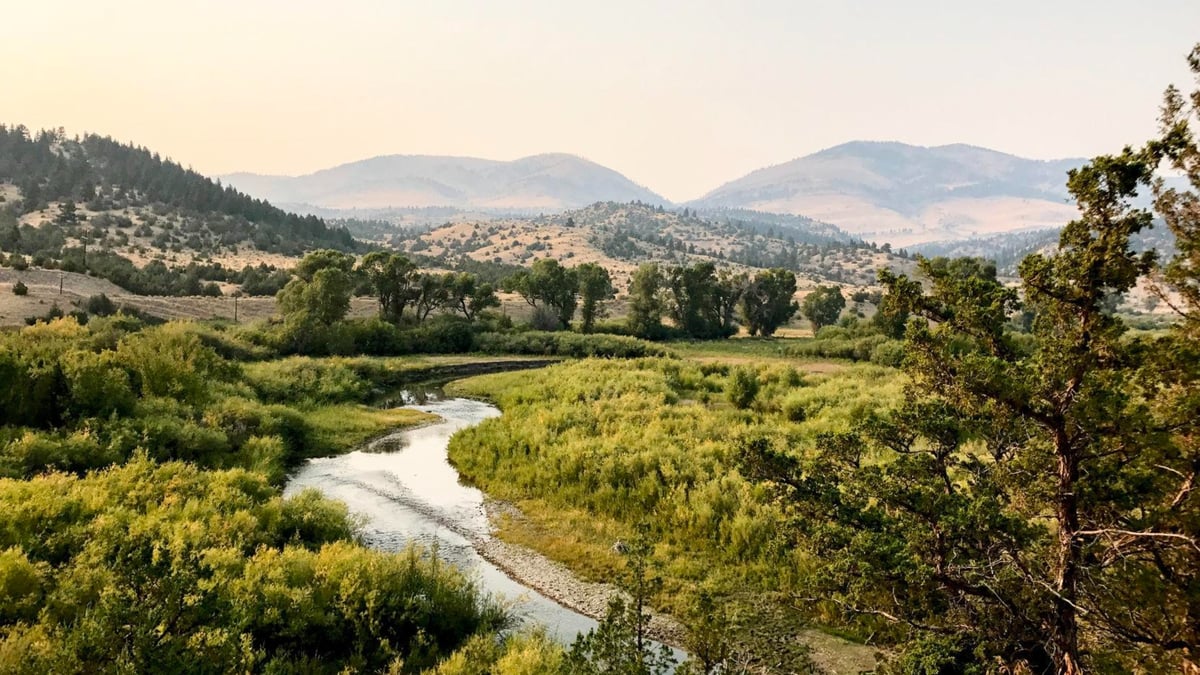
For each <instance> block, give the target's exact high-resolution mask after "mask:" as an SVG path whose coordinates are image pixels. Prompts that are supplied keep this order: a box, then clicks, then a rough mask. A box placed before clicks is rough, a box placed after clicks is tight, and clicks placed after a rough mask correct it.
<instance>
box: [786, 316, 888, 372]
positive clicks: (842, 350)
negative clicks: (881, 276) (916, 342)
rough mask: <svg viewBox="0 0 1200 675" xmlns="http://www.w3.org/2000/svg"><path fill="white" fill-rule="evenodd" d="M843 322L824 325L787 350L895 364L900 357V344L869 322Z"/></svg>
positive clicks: (807, 355)
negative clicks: (813, 334) (810, 337)
mask: <svg viewBox="0 0 1200 675" xmlns="http://www.w3.org/2000/svg"><path fill="white" fill-rule="evenodd" d="M845 323H846V325H840V326H825V327H824V328H821V329H820V330H819V331H817V334H816V336H815V337H814V338H813V339H812V340H806V341H803V342H799V343H797V344H794V345H791V346H790V347H789V348H788V350H787V352H788V353H789V354H790V355H791V356H797V357H802V358H825V359H847V360H850V361H869V362H871V363H875V364H878V365H881V366H892V367H896V366H899V365H900V361H901V360H902V359H903V357H904V343H903V341H902V340H894V339H892V338H889V337H888V336H886V335H884V334H883V333H881V332H879V331H878V330H877V329H875V328H874V327H873V326H871V325H870V324H865V323H860V322H857V321H847V322H845Z"/></svg>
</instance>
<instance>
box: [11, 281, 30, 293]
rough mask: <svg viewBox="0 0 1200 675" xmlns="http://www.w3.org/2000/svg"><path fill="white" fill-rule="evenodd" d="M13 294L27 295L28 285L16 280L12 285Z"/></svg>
mask: <svg viewBox="0 0 1200 675" xmlns="http://www.w3.org/2000/svg"><path fill="white" fill-rule="evenodd" d="M12 292H13V295H29V287H28V286H26V285H25V284H24V283H23V282H21V281H17V283H15V284H13V287H12Z"/></svg>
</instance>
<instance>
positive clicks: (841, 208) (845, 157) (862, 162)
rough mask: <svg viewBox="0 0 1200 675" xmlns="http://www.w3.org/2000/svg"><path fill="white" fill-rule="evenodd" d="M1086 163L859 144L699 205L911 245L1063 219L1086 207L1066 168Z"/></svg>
mask: <svg viewBox="0 0 1200 675" xmlns="http://www.w3.org/2000/svg"><path fill="white" fill-rule="evenodd" d="M1084 161H1085V160H1082V159H1062V160H1052V161H1039V160H1031V159H1024V158H1021V157H1016V156H1014V155H1008V154H1005V153H1002V152H997V151H995V150H988V149H985V148H979V147H974V146H970V145H962V144H957V145H944V146H939V147H932V148H927V147H920V146H914V145H906V144H903V143H882V142H867V141H855V142H851V143H845V144H843V145H839V146H836V147H833V148H829V149H827V150H822V151H821V152H817V153H814V154H812V155H808V156H806V157H801V158H799V159H795V160H792V161H790V162H786V163H784V164H779V165H776V166H771V167H767V168H763V169H759V170H757V171H754V172H751V173H750V174H748V175H746V176H744V177H742V178H739V179H737V180H734V181H731V182H729V183H726V184H724V185H722V186H721V187H718V188H717V189H715V190H713V191H711V192H709V193H708V194H706V195H704V196H703V197H701V198H700V199H697V200H695V201H693V202H690V203H689V205H690V206H696V207H701V208H706V207H707V208H711V207H726V208H747V209H754V210H758V211H768V212H773V213H790V214H802V215H805V216H808V217H810V218H816V219H818V220H822V221H826V222H830V223H833V224H835V225H837V226H839V227H840V228H842V229H844V230H846V231H847V232H849V233H851V234H853V235H856V236H859V237H862V238H864V239H868V240H870V241H875V242H879V243H883V242H888V243H891V244H892V245H893V246H909V245H912V244H914V243H920V242H929V241H946V240H955V239H968V238H976V237H981V236H986V235H989V234H995V233H999V232H1011V231H1019V230H1033V229H1044V228H1048V227H1057V226H1060V225H1063V224H1064V223H1066V222H1067V221H1069V220H1070V219H1071V218H1073V217H1074V216H1075V214H1076V210H1075V207H1074V205H1073V204H1071V203H1070V201H1069V199H1068V196H1067V192H1066V187H1065V184H1066V174H1067V171H1068V170H1069V169H1072V168H1074V167H1077V166H1080V165H1081V164H1083V163H1084Z"/></svg>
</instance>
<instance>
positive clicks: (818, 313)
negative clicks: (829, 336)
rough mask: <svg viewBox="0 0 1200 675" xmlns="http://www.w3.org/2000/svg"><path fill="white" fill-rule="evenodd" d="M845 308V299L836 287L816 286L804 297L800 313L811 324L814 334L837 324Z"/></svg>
mask: <svg viewBox="0 0 1200 675" xmlns="http://www.w3.org/2000/svg"><path fill="white" fill-rule="evenodd" d="M845 308H846V298H844V297H842V291H841V290H840V289H839V288H838V287H837V286H817V287H816V289H815V290H813V291H812V292H811V293H809V294H808V295H806V296H804V302H803V303H801V305H800V311H801V313H803V314H804V318H806V319H808V321H809V322H810V323H811V324H812V326H813V332H814V333H815V332H817V331H819V330H821V328H822V327H824V326H832V325H833V324H834V323H837V320H838V317H839V316H841V314H842V310H843V309H845Z"/></svg>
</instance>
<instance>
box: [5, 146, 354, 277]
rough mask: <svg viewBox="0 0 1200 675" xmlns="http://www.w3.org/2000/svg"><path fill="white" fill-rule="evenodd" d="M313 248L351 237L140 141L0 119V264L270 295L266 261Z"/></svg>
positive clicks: (271, 265)
mask: <svg viewBox="0 0 1200 675" xmlns="http://www.w3.org/2000/svg"><path fill="white" fill-rule="evenodd" d="M316 247H320V248H336V249H340V250H353V249H355V248H358V247H359V244H357V243H356V242H355V240H354V239H353V238H352V237H351V235H350V233H349V232H348V231H347V230H346V229H345V228H344V227H338V228H333V227H330V226H329V225H327V224H326V223H325V222H324V221H323V220H321V219H319V218H316V217H313V216H298V215H296V214H293V213H288V212H286V211H283V210H281V209H279V208H276V207H274V206H272V205H271V204H269V203H267V202H264V201H261V200H258V199H253V198H251V197H248V196H246V195H244V194H242V193H240V192H238V191H237V190H234V189H233V188H230V187H227V186H222V185H221V184H220V183H217V182H214V181H212V180H210V179H208V178H205V177H204V176H201V175H200V174H198V173H196V172H195V171H192V170H190V169H185V168H184V167H183V166H181V165H180V164H178V163H176V162H173V161H171V160H167V159H164V158H162V157H161V156H159V155H158V154H156V153H152V152H150V151H149V150H146V149H145V148H140V147H136V146H133V145H128V144H122V143H119V142H117V141H114V140H113V139H111V138H104V137H100V136H96V135H87V136H83V137H78V138H67V137H66V136H65V135H64V134H63V133H62V132H61V131H53V130H51V131H41V132H38V133H36V134H31V133H30V132H29V131H28V130H27V129H26V128H25V127H23V126H16V127H11V128H10V127H5V126H2V125H0V253H3V254H6V255H5V257H4V259H3V260H2V261H0V262H3V263H6V264H7V265H8V266H10V267H13V268H16V269H18V270H20V269H23V268H24V267H26V266H30V265H32V266H35V267H43V268H57V269H61V270H64V271H68V272H87V273H89V274H92V275H95V276H99V277H102V278H105V279H108V280H110V281H112V282H114V283H116V284H117V285H119V286H121V287H122V288H124V289H126V290H128V291H130V292H133V293H138V294H147V295H219V294H220V289H219V288H218V286H217V285H216V283H215V282H232V283H242V284H244V285H245V286H246V288H247V290H248V292H266V293H271V294H273V293H274V292H275V291H276V290H278V288H279V287H280V286H281V285H282V283H283V282H286V277H280V276H279V275H278V274H277V268H279V267H287V266H290V263H289V259H290V258H291V257H294V256H298V255H300V254H302V253H303V252H304V251H306V250H308V249H311V248H316ZM273 274H274V275H275V277H274V278H273V279H271V277H272V275H273Z"/></svg>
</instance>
